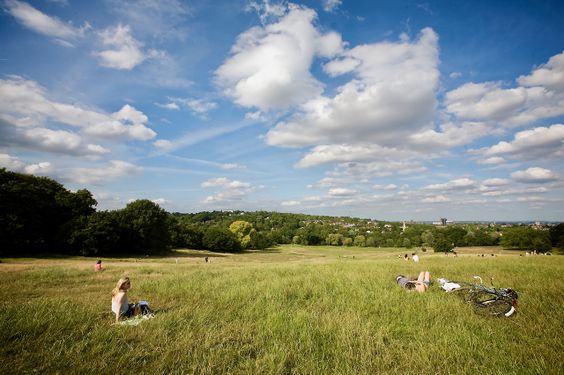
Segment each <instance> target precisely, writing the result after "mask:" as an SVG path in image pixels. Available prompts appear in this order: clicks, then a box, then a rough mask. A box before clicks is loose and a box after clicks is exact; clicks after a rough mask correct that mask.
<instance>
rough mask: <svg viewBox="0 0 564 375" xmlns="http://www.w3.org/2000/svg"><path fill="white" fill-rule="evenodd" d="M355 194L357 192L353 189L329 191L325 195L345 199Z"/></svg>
mask: <svg viewBox="0 0 564 375" xmlns="http://www.w3.org/2000/svg"><path fill="white" fill-rule="evenodd" d="M356 192H357V191H356V190H354V189H346V188H334V189H329V192H328V193H327V194H328V195H330V196H332V197H347V196H350V195H354V194H356Z"/></svg>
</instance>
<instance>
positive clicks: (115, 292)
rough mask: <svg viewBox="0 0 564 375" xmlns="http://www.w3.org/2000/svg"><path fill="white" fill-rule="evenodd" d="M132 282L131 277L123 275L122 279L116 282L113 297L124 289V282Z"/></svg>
mask: <svg viewBox="0 0 564 375" xmlns="http://www.w3.org/2000/svg"><path fill="white" fill-rule="evenodd" d="M130 282H131V281H129V277H122V278H121V279H119V281H118V282H117V284H116V287H115V288H114V289H112V297H113V296H115V295H116V294H118V293H119V292H120V290H122V287H123V284H125V283H130Z"/></svg>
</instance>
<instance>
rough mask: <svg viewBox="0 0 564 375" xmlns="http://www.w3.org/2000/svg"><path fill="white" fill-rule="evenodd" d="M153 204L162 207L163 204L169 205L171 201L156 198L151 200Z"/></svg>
mask: <svg viewBox="0 0 564 375" xmlns="http://www.w3.org/2000/svg"><path fill="white" fill-rule="evenodd" d="M152 202H153V203H155V204H158V205H159V206H164V205H165V204H170V203H171V201H169V200H168V199H165V198H157V199H153V200H152Z"/></svg>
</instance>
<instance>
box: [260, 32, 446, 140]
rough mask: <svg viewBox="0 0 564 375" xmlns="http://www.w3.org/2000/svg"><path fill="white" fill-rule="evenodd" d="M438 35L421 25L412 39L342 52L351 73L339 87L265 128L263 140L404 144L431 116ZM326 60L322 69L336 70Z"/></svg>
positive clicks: (435, 78) (341, 57)
mask: <svg viewBox="0 0 564 375" xmlns="http://www.w3.org/2000/svg"><path fill="white" fill-rule="evenodd" d="M437 40H438V38H437V35H436V34H435V32H434V31H433V30H431V29H429V28H427V29H423V30H422V31H421V34H420V35H419V38H418V39H417V40H415V41H413V42H410V41H409V40H406V39H403V40H401V41H399V42H397V43H391V42H382V43H375V44H369V45H360V46H357V47H354V48H352V49H350V50H347V51H345V52H343V53H342V54H341V55H340V57H339V59H337V60H336V61H338V63H339V64H341V65H339V66H340V68H339V70H338V73H345V72H346V71H345V70H344V69H343V67H342V63H341V59H343V58H345V59H353V60H357V61H358V62H359V63H358V64H357V65H354V64H350V68H351V69H353V70H352V71H351V73H354V74H355V76H356V78H354V79H352V80H350V81H349V82H348V83H346V84H345V85H343V86H341V87H340V88H339V89H338V93H337V95H336V96H335V97H333V98H329V97H325V96H318V97H316V98H315V99H312V100H310V101H308V102H307V103H305V104H304V105H303V106H302V107H301V112H300V113H298V114H297V115H295V116H294V117H292V118H290V119H289V120H288V121H286V122H280V123H278V124H277V125H276V127H275V128H274V129H272V130H270V131H269V132H268V134H267V136H266V140H267V142H268V143H269V144H271V145H276V146H290V147H292V146H294V147H295V146H307V145H319V144H356V143H359V142H361V143H365V142H373V143H376V144H378V145H380V146H387V147H393V146H397V145H403V144H404V143H405V139H406V138H407V137H408V136H409V135H410V134H413V133H414V132H416V131H419V130H421V129H423V128H424V127H425V126H426V125H427V124H428V123H429V122H430V121H431V120H432V119H433V117H434V113H435V103H436V102H435V91H436V88H437V83H438V75H439V72H438V69H437V64H438V46H437ZM331 66H332V65H331V63H329V64H327V65H326V70H329V71H332V72H334V73H335V72H336V70H335V69H333V68H331Z"/></svg>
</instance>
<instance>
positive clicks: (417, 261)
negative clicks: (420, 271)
mask: <svg viewBox="0 0 564 375" xmlns="http://www.w3.org/2000/svg"><path fill="white" fill-rule="evenodd" d="M400 257H401V255H400ZM403 260H405V261H408V260H409V256H407V254H405V255H404V256H403ZM411 260H413V261H414V262H415V263H419V255H417V254H416V253H412V254H411Z"/></svg>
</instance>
